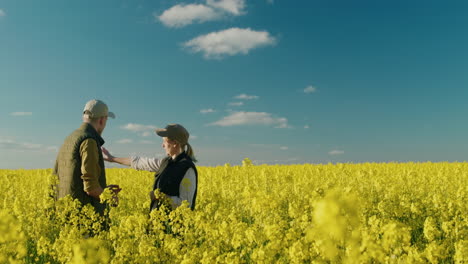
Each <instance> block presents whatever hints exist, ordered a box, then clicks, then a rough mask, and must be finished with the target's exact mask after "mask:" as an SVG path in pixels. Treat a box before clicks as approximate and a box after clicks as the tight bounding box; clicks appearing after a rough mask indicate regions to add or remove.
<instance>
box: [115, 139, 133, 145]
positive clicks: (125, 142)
mask: <svg viewBox="0 0 468 264" xmlns="http://www.w3.org/2000/svg"><path fill="white" fill-rule="evenodd" d="M117 143H118V144H129V143H133V140H132V139H129V138H123V139H120V140H117Z"/></svg>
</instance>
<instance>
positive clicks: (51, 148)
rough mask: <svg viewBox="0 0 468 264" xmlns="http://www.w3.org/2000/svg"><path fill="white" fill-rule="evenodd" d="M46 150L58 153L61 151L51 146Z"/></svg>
mask: <svg viewBox="0 0 468 264" xmlns="http://www.w3.org/2000/svg"><path fill="white" fill-rule="evenodd" d="M46 150H48V151H52V152H58V150H59V149H58V147H57V146H49V147H47V148H46Z"/></svg>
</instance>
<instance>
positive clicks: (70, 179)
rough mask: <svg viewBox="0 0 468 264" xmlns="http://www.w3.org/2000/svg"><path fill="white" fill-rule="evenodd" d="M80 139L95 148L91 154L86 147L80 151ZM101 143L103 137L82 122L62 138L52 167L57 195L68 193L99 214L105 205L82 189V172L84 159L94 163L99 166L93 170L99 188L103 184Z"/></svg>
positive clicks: (60, 196)
mask: <svg viewBox="0 0 468 264" xmlns="http://www.w3.org/2000/svg"><path fill="white" fill-rule="evenodd" d="M83 142H85V143H88V142H90V143H92V144H94V145H95V146H97V147H94V149H93V153H89V152H88V151H87V150H85V151H84V152H83V144H84V143H83ZM102 144H104V140H103V139H102V138H101V136H100V135H99V134H98V133H97V132H96V130H95V129H94V128H93V127H92V126H91V125H90V124H87V123H83V124H82V125H81V127H80V128H78V129H77V130H75V131H74V132H72V133H71V134H70V135H69V136H68V137H67V138H66V139H65V141H64V143H63V145H62V147H61V148H60V151H59V154H58V156H57V161H56V166H55V174H56V175H57V176H58V178H59V185H58V190H57V191H58V198H62V197H65V196H66V195H70V196H71V197H73V198H75V199H78V200H79V201H80V202H81V203H82V204H83V205H85V204H92V205H93V206H94V207H95V208H96V211H98V212H100V213H102V212H103V211H104V205H103V204H101V203H99V200H98V199H96V198H93V197H91V196H89V195H88V194H87V193H86V192H85V189H86V186H85V183H84V179H83V175H85V174H86V172H84V171H83V167H84V166H83V159H85V161H86V162H92V163H94V167H96V168H97V169H98V170H97V171H96V172H94V173H93V174H97V175H93V176H94V177H96V178H97V179H98V182H99V185H100V186H102V187H104V186H106V177H105V169H104V159H103V158H102V152H101V149H100V147H101V146H102ZM94 152H97V153H94ZM83 155H84V157H83ZM87 157H88V158H87ZM89 157H92V158H89ZM90 159H91V161H90Z"/></svg>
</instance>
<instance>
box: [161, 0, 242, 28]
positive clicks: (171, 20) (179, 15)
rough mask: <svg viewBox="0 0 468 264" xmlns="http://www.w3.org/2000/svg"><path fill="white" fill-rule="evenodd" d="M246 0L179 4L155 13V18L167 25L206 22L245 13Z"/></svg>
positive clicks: (212, 0)
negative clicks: (160, 12)
mask: <svg viewBox="0 0 468 264" xmlns="http://www.w3.org/2000/svg"><path fill="white" fill-rule="evenodd" d="M244 8H245V0H218V1H214V0H207V1H206V4H178V5H175V6H173V7H171V8H169V9H167V10H165V11H164V12H163V13H162V14H161V15H158V14H156V13H153V16H154V18H155V19H157V20H159V21H161V22H162V23H163V24H164V25H165V26H167V27H172V28H181V27H184V26H187V25H190V24H193V23H204V22H208V21H213V20H219V19H222V18H224V17H226V16H228V15H234V16H239V15H242V14H244V13H245V12H244Z"/></svg>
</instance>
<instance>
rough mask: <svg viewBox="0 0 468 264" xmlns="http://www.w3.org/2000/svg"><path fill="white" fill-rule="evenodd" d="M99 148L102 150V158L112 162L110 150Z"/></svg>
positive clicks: (112, 157)
mask: <svg viewBox="0 0 468 264" xmlns="http://www.w3.org/2000/svg"><path fill="white" fill-rule="evenodd" d="M101 150H102V157H103V158H104V160H105V161H109V162H114V158H115V157H114V156H112V154H110V152H109V151H108V150H107V149H106V148H105V147H101Z"/></svg>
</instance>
